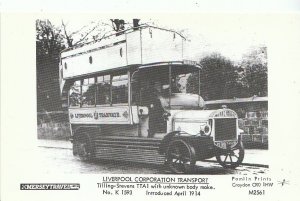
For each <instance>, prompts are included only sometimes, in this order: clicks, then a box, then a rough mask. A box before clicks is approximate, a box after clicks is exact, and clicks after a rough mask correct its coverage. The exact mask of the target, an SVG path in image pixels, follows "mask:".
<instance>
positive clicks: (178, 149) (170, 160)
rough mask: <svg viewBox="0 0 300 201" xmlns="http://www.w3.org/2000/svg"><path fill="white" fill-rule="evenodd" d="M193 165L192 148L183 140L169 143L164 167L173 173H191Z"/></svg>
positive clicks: (193, 154)
mask: <svg viewBox="0 0 300 201" xmlns="http://www.w3.org/2000/svg"><path fill="white" fill-rule="evenodd" d="M195 163H196V160H195V150H194V148H193V147H192V146H190V145H189V144H188V143H186V142H185V141H183V140H176V141H173V142H171V143H170V145H169V147H168V151H167V161H166V165H167V167H168V168H169V169H170V170H171V171H172V172H173V173H176V174H183V173H193V171H194V168H195Z"/></svg>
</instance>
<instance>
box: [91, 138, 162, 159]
mask: <svg viewBox="0 0 300 201" xmlns="http://www.w3.org/2000/svg"><path fill="white" fill-rule="evenodd" d="M94 142H95V157H96V158H99V159H106V160H115V161H127V162H139V163H150V164H158V165H160V164H164V162H165V156H164V155H160V154H159V153H158V149H159V145H160V142H161V139H155V138H136V137H100V138H98V139H96V140H95V141H94Z"/></svg>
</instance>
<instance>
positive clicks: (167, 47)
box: [142, 28, 183, 64]
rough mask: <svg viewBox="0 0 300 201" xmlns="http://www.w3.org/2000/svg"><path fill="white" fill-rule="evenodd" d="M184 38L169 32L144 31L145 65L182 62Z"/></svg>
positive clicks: (143, 58)
mask: <svg viewBox="0 0 300 201" xmlns="http://www.w3.org/2000/svg"><path fill="white" fill-rule="evenodd" d="M182 51H183V48H182V38H181V37H180V36H179V35H177V34H174V33H172V32H169V31H164V30H158V29H151V28H147V29H143V30H142V61H143V64H147V63H156V62H167V61H180V60H182Z"/></svg>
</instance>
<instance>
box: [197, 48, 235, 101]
mask: <svg viewBox="0 0 300 201" xmlns="http://www.w3.org/2000/svg"><path fill="white" fill-rule="evenodd" d="M200 64H201V66H202V67H203V68H202V70H201V74H200V80H201V85H200V91H201V95H202V97H203V98H204V99H205V100H216V99H225V98H233V97H235V96H237V95H238V91H237V90H236V79H237V73H236V69H235V67H234V65H233V63H232V62H231V61H230V60H228V59H226V58H225V57H223V56H221V55H220V54H218V53H213V54H212V55H210V56H206V57H204V58H203V59H202V60H201V61H200Z"/></svg>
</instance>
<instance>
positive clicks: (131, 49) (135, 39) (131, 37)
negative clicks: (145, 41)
mask: <svg viewBox="0 0 300 201" xmlns="http://www.w3.org/2000/svg"><path fill="white" fill-rule="evenodd" d="M140 35H141V31H134V32H131V33H128V34H127V35H126V37H127V39H126V42H127V61H128V65H134V64H141V63H142V55H141V51H142V50H141V48H142V46H141V36H140Z"/></svg>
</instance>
